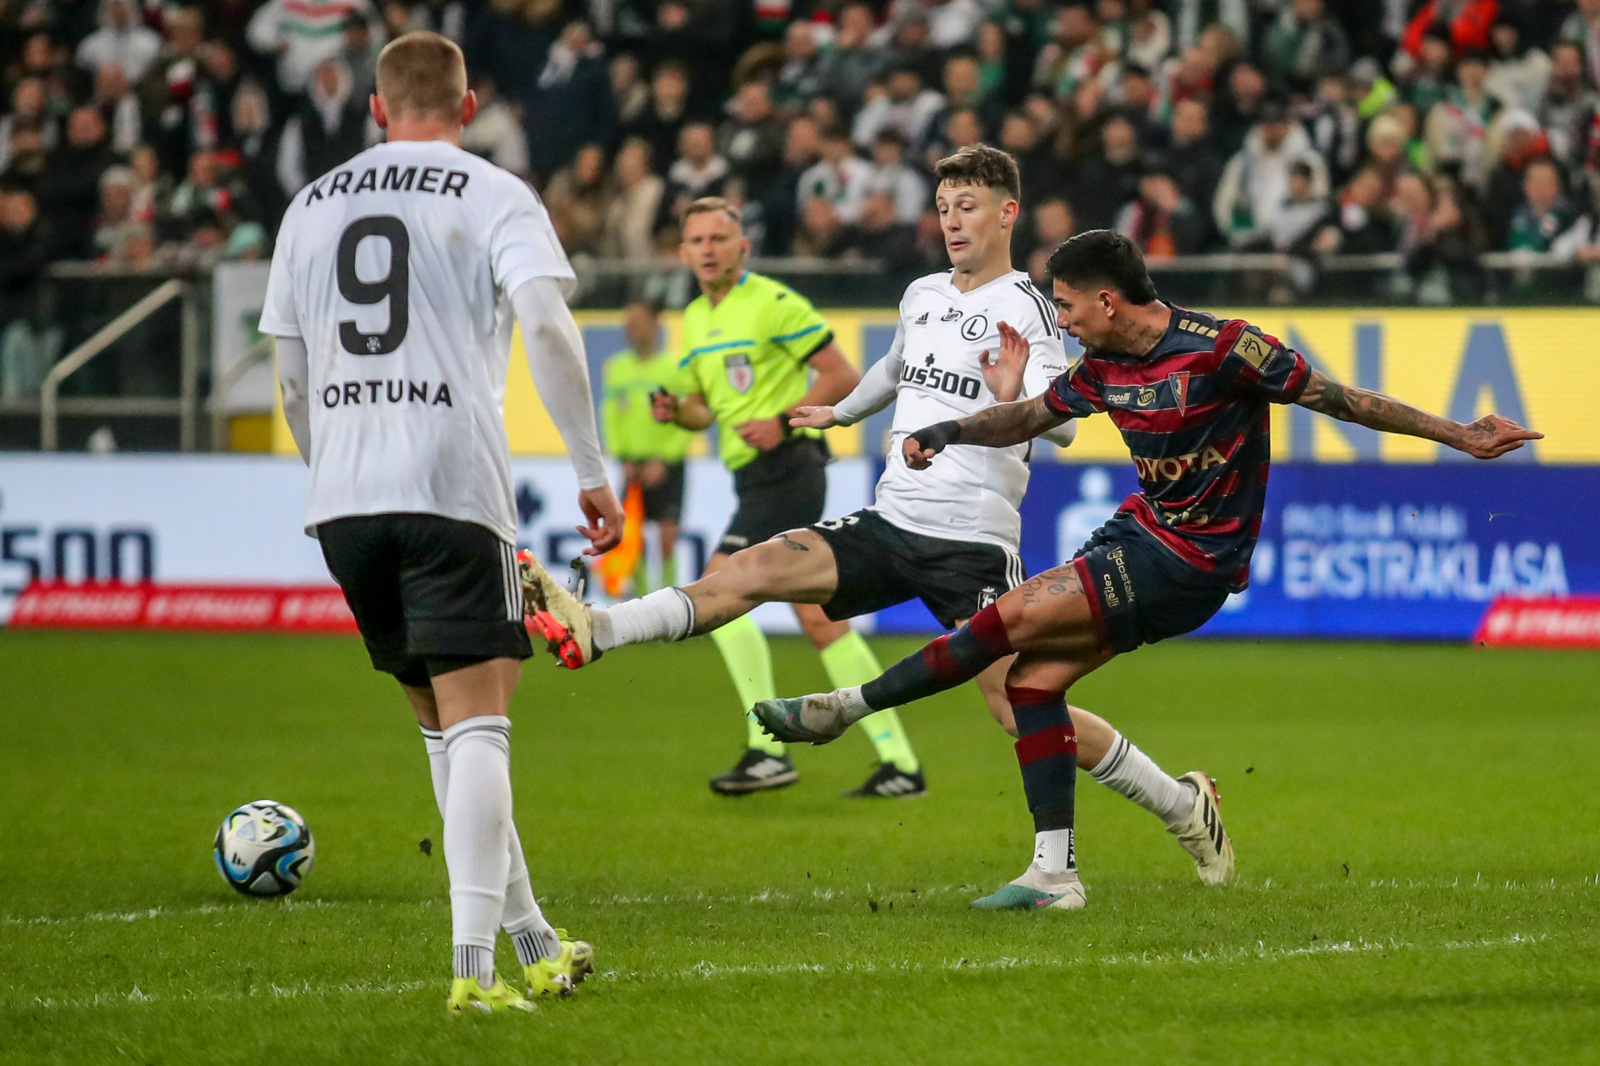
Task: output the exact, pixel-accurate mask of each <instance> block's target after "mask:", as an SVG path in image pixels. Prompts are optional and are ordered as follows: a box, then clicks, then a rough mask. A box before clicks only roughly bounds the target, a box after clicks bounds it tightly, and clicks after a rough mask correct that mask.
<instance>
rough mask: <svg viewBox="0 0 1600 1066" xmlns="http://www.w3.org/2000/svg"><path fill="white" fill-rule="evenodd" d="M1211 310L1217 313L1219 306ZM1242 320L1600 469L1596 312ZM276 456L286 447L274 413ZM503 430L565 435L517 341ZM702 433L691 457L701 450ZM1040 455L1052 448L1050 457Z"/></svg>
mask: <svg viewBox="0 0 1600 1066" xmlns="http://www.w3.org/2000/svg"><path fill="white" fill-rule="evenodd" d="M1219 313H1220V312H1219ZM1225 313H1227V314H1230V315H1237V316H1239V317H1242V318H1246V319H1248V320H1249V321H1251V322H1254V323H1255V324H1256V325H1258V326H1260V327H1261V328H1262V329H1263V330H1264V331H1266V332H1267V333H1270V334H1273V335H1275V336H1277V337H1278V338H1279V339H1280V340H1282V341H1283V342H1284V343H1285V344H1288V345H1290V346H1292V347H1294V348H1296V349H1297V350H1299V351H1300V352H1302V353H1303V354H1305V355H1306V356H1307V358H1309V359H1310V360H1311V361H1312V362H1313V364H1314V365H1316V366H1317V367H1318V368H1320V369H1321V370H1323V371H1324V372H1325V373H1328V374H1329V375H1331V376H1333V377H1335V378H1337V379H1338V380H1340V381H1342V382H1345V383H1347V384H1352V385H1358V386H1361V387H1363V388H1369V389H1376V390H1379V391H1382V392H1386V393H1389V394H1390V395H1393V396H1395V397H1397V398H1399V399H1402V400H1404V401H1406V402H1407V403H1412V404H1415V405H1417V406H1418V407H1421V408H1424V409H1425V410H1429V411H1434V412H1437V413H1439V414H1444V415H1448V416H1450V417H1452V418H1456V419H1458V420H1462V421H1468V420H1471V419H1473V418H1476V417H1478V416H1480V415H1483V414H1485V413H1487V412H1489V411H1498V412H1499V413H1500V414H1503V415H1506V416H1507V417H1510V418H1514V419H1516V420H1517V421H1519V422H1522V423H1523V424H1525V425H1529V426H1532V427H1533V428H1535V429H1538V430H1540V431H1542V432H1543V433H1544V434H1545V438H1546V439H1544V440H1542V441H1539V442H1538V443H1537V444H1536V445H1535V446H1534V448H1533V454H1532V456H1531V457H1532V458H1533V459H1535V460H1536V461H1538V462H1542V463H1600V419H1597V418H1596V417H1595V414H1594V412H1593V410H1592V409H1591V408H1590V406H1589V405H1590V404H1592V403H1593V402H1594V399H1595V397H1597V396H1600V357H1597V354H1596V352H1595V348H1596V345H1597V341H1600V310H1596V309H1588V308H1570V309H1548V310H1546V309H1541V310H1508V311H1501V310H1492V309H1487V310H1486V309H1480V310H1437V311H1435V310H1381V311H1380V310H1372V311H1364V310H1298V309H1292V308H1273V309H1265V310H1246V311H1231V312H1225ZM825 314H826V316H827V319H828V322H829V324H830V325H831V326H832V327H833V331H834V335H835V336H836V337H837V339H838V342H839V346H840V348H842V349H843V351H844V353H845V355H846V356H847V357H849V359H850V360H851V362H853V363H854V364H855V365H856V366H858V367H860V366H862V365H863V363H864V362H865V363H871V362H873V361H876V360H877V359H878V358H880V357H881V356H882V355H883V353H884V352H886V351H887V350H888V348H889V345H890V343H891V342H892V340H893V338H894V329H895V312H894V311H893V310H860V311H827V312H825ZM577 318H578V324H579V326H580V327H581V328H582V329H583V332H584V337H585V342H586V344H587V346H588V350H589V359H590V369H591V371H592V372H593V376H594V379H595V380H596V381H598V371H599V367H600V365H601V364H602V363H603V361H604V360H605V359H606V358H607V357H609V356H610V355H611V354H612V353H614V352H616V351H618V350H619V349H620V348H622V347H623V346H624V344H625V343H626V342H625V340H624V339H623V335H622V329H621V323H622V314H621V312H580V313H579V314H578V316H577ZM678 325H679V316H677V315H666V316H663V326H664V330H665V332H666V342H667V345H668V350H669V351H676V350H677V348H678V344H677V340H678V338H677V331H678ZM885 417H886V416H885V415H880V416H878V418H877V419H876V420H873V421H869V422H868V423H865V424H864V425H863V426H855V427H849V428H841V429H836V430H832V431H830V434H829V440H830V443H831V445H832V447H833V451H834V454H835V455H840V456H855V455H861V454H863V453H864V451H865V452H866V453H868V454H870V453H873V452H876V451H877V450H878V449H879V448H880V447H881V446H882V434H883V430H884V428H885V427H886V422H885V421H883V420H884V418H885ZM1272 417H1273V421H1272V427H1273V452H1274V455H1275V457H1277V458H1279V459H1298V460H1309V461H1315V462H1353V461H1357V460H1367V461H1382V462H1432V461H1434V460H1436V459H1438V458H1440V448H1439V446H1437V445H1435V444H1432V443H1430V442H1428V441H1423V440H1418V439H1416V438H1413V437H1395V436H1388V435H1379V434H1375V433H1372V432H1371V431H1368V430H1365V429H1363V428H1362V427H1359V426H1348V425H1344V424H1342V423H1337V422H1334V421H1332V420H1331V419H1327V418H1323V417H1321V416H1317V415H1313V414H1311V413H1310V412H1309V411H1306V410H1304V409H1301V408H1279V407H1274V408H1273V416H1272ZM276 421H277V426H276V429H275V431H274V434H273V448H274V450H275V451H278V452H283V453H288V454H292V453H293V452H294V443H293V441H292V440H290V438H289V433H288V428H287V427H286V426H284V425H283V424H282V414H281V412H280V413H279V414H278V416H277V419H276ZM506 430H507V436H508V437H509V439H510V441H511V450H512V452H513V453H515V454H517V455H559V454H561V453H562V447H561V439H560V437H559V436H558V435H557V433H556V431H555V427H554V425H553V424H552V423H551V421H550V418H549V416H548V415H547V414H546V413H545V410H544V408H543V406H542V405H541V404H540V403H539V399H538V396H537V394H536V393H535V392H534V388H533V381H532V379H531V377H530V376H529V374H528V366H527V361H526V359H525V358H524V356H523V352H522V341H521V337H520V336H518V337H517V338H516V340H514V341H513V344H512V353H511V362H510V368H509V374H508V377H507V380H506ZM706 448H707V443H706V439H705V438H704V437H702V439H701V440H700V441H699V442H698V443H697V444H696V450H695V453H694V454H706ZM1046 457H1048V451H1047V452H1046ZM1055 457H1056V458H1070V459H1075V460H1106V459H1122V458H1126V457H1127V449H1126V448H1124V447H1123V444H1122V440H1121V438H1120V437H1119V436H1118V435H1117V432H1116V429H1115V428H1114V427H1113V426H1112V425H1111V423H1110V421H1109V420H1108V419H1104V418H1090V419H1086V420H1085V421H1084V422H1083V424H1082V425H1081V427H1080V429H1079V432H1078V440H1077V443H1076V444H1074V445H1073V447H1072V449H1071V450H1070V451H1069V452H1057V453H1055Z"/></svg>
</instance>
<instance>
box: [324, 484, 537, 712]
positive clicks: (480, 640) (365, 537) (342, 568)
mask: <svg viewBox="0 0 1600 1066" xmlns="http://www.w3.org/2000/svg"><path fill="white" fill-rule="evenodd" d="M317 540H318V542H319V543H321V545H322V557H323V559H325V560H326V561H327V563H328V571H329V572H330V573H331V574H333V579H334V580H335V581H337V582H338V583H339V587H340V588H341V589H343V590H344V598H345V601H346V602H347V603H349V604H350V611H351V613H353V614H354V615H355V616H356V625H357V626H358V627H359V628H360V629H361V637H362V639H363V640H365V641H366V644H367V654H368V655H370V656H371V658H372V666H373V669H375V670H382V671H383V672H384V673H389V674H393V675H394V676H395V677H396V678H398V679H399V680H400V681H402V682H403V683H405V684H408V685H415V686H418V687H422V686H426V685H427V684H428V682H429V679H430V678H431V677H432V676H434V675H436V674H441V673H446V672H448V671H449V670H451V669H458V668H460V667H462V666H466V665H470V664H471V663H474V662H483V661H486V660H488V659H498V658H510V659H526V658H527V657H528V656H530V655H532V654H533V646H532V644H531V643H530V642H529V640H528V631H527V629H526V628H524V626H523V622H522V584H521V582H520V580H519V579H518V577H517V564H516V549H515V548H514V547H513V546H512V545H510V544H507V543H506V542H505V541H503V540H501V539H500V538H499V537H498V536H497V535H496V534H495V533H493V532H492V531H491V530H489V529H488V528H487V527H485V526H480V525H478V524H477V523H474V522H462V521H459V520H457V519H453V518H443V517H441V516H439V515H431V514H376V515H359V516H355V517H351V518H336V519H333V520H332V521H329V522H324V523H322V524H321V525H319V526H318V527H317Z"/></svg>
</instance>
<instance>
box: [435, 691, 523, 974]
mask: <svg viewBox="0 0 1600 1066" xmlns="http://www.w3.org/2000/svg"><path fill="white" fill-rule="evenodd" d="M444 743H445V750H446V753H447V754H448V756H449V759H450V778H449V786H450V787H449V788H448V789H447V790H446V795H445V805H444V861H445V865H446V866H447V867H448V868H449V870H450V917H451V927H452V932H451V943H453V944H454V945H455V946H456V952H455V962H456V976H458V977H476V978H478V983H479V984H484V985H485V987H487V985H486V984H485V982H487V981H492V980H493V977H494V941H495V933H496V932H497V931H498V929H499V927H500V914H501V912H502V911H503V910H504V909H505V902H506V881H507V874H508V873H509V870H510V866H511V857H510V846H509V844H510V830H511V721H510V720H509V719H507V718H505V717H503V716H501V715H481V716H476V717H472V718H468V719H466V720H464V721H461V722H457V723H456V724H455V725H453V726H451V727H450V728H449V729H446V730H445V731H444ZM464 948H471V949H481V950H474V951H463V950H462V949H464ZM485 956H487V964H486V963H485ZM485 965H487V970H488V972H487V973H485ZM463 971H466V972H463Z"/></svg>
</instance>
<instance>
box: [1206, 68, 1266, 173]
mask: <svg viewBox="0 0 1600 1066" xmlns="http://www.w3.org/2000/svg"><path fill="white" fill-rule="evenodd" d="M1267 104H1268V99H1267V80H1266V79H1265V78H1263V77H1262V76H1261V71H1259V70H1257V69H1256V68H1255V66H1253V65H1252V64H1250V63H1239V64H1238V65H1236V66H1235V67H1234V68H1233V69H1232V70H1231V71H1229V72H1228V83H1227V89H1226V90H1225V91H1224V92H1221V93H1219V94H1218V95H1217V100H1216V101H1215V102H1214V103H1213V104H1212V105H1211V131H1212V135H1213V136H1214V137H1215V138H1216V143H1217V149H1218V151H1220V152H1222V154H1223V155H1225V156H1232V155H1233V154H1234V153H1236V152H1238V151H1239V150H1241V149H1242V148H1243V147H1244V143H1245V139H1246V138H1248V137H1249V136H1250V131H1251V130H1252V129H1253V128H1254V127H1255V125H1256V123H1257V122H1258V121H1259V116H1260V114H1261V111H1262V109H1263V108H1265V107H1266V106H1267Z"/></svg>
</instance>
